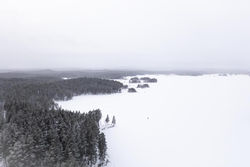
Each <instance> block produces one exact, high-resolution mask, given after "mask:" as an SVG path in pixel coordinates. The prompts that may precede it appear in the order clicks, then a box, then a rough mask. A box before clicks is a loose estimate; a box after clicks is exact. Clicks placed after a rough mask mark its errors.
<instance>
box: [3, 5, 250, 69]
mask: <svg viewBox="0 0 250 167" xmlns="http://www.w3.org/2000/svg"><path fill="white" fill-rule="evenodd" d="M249 7H250V1H249V0H189V1H187V0H154V1H152V0H126V1H121V0H91V1H89V0H84V1H83V0H40V1H39V0H38V1H34V0H2V1H0V25H1V26H0V60H1V62H2V63H1V68H2V69H4V68H8V69H12V68H95V69H96V68H112V69H113V68H132V69H145V70H149V69H163V70H164V69H199V68H226V69H244V70H246V69H247V70H249V66H250V64H249V62H250V56H249V54H250V31H249V29H250V11H249Z"/></svg>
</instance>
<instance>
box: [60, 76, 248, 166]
mask: <svg viewBox="0 0 250 167" xmlns="http://www.w3.org/2000/svg"><path fill="white" fill-rule="evenodd" d="M153 77H156V78H157V79H158V83H150V84H149V86H150V88H147V89H137V91H138V92H137V93H127V91H123V92H122V93H117V94H112V95H83V96H78V97H74V98H73V99H72V100H70V101H65V102H59V105H61V106H62V107H63V108H65V109H71V110H78V111H79V110H80V111H81V112H87V111H89V110H93V109H97V108H100V109H101V110H102V113H103V120H104V119H105V118H106V114H109V117H110V120H112V116H113V115H115V117H116V122H117V124H116V126H115V127H114V128H110V129H106V130H105V134H106V138H107V144H108V154H109V160H110V161H111V163H110V164H109V165H108V166H109V167H249V166H250V77H249V76H247V75H231V76H227V77H225V76H218V75H203V76H176V75H167V76H163V75H158V76H153ZM121 81H122V82H124V83H128V80H121ZM131 85H132V87H136V86H137V84H129V87H131Z"/></svg>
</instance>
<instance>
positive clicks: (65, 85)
mask: <svg viewBox="0 0 250 167" xmlns="http://www.w3.org/2000/svg"><path fill="white" fill-rule="evenodd" d="M122 87H123V85H122V84H121V83H119V82H116V81H111V80H105V79H96V78H77V79H70V80H56V79H55V80H54V79H44V78H43V79H0V98H1V103H0V111H1V112H0V135H1V138H0V139H1V140H0V141H1V144H0V152H1V156H0V157H1V162H2V164H3V165H4V166H6V167H89V166H95V165H98V166H103V165H105V164H106V163H107V161H108V160H107V158H106V150H107V145H106V140H105V135H104V134H103V133H102V132H101V131H100V129H99V121H100V119H101V117H102V115H101V111H100V110H94V111H90V112H88V113H79V112H72V111H67V110H63V109H61V108H60V107H58V106H57V105H56V103H55V100H68V99H71V98H72V97H73V96H75V95H80V94H100V93H101V94H110V93H117V92H120V90H121V88H122Z"/></svg>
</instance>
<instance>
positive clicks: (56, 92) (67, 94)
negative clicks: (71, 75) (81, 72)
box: [0, 78, 123, 105]
mask: <svg viewBox="0 0 250 167" xmlns="http://www.w3.org/2000/svg"><path fill="white" fill-rule="evenodd" d="M122 86H123V84H122V83H120V82H116V81H112V80H106V79H98V78H76V79H69V80H52V79H48V80H46V79H0V101H6V100H11V99H13V98H16V97H17V99H18V100H25V101H30V102H32V103H33V102H34V101H39V103H41V104H44V103H45V102H49V103H51V102H52V100H69V99H71V98H72V97H73V96H76V95H81V94H110V93H117V92H119V91H120V90H121V88H122ZM44 105H45V104H44ZM49 105H51V104H49Z"/></svg>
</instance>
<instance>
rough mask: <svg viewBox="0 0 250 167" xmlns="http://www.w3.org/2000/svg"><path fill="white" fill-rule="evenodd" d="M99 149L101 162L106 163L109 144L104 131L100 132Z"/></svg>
mask: <svg viewBox="0 0 250 167" xmlns="http://www.w3.org/2000/svg"><path fill="white" fill-rule="evenodd" d="M98 151H99V159H100V161H101V163H104V161H105V158H106V151H107V145H106V139H105V135H104V133H101V134H99V138H98Z"/></svg>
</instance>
